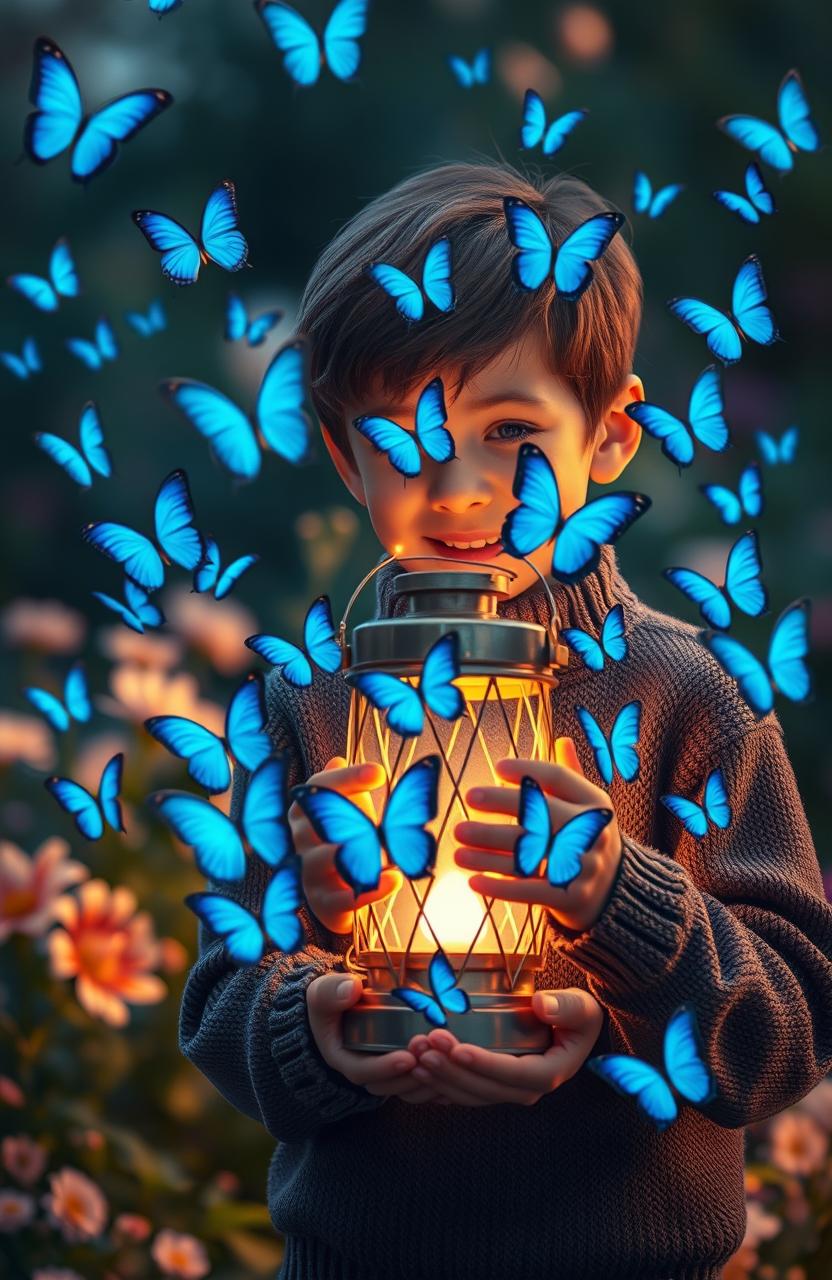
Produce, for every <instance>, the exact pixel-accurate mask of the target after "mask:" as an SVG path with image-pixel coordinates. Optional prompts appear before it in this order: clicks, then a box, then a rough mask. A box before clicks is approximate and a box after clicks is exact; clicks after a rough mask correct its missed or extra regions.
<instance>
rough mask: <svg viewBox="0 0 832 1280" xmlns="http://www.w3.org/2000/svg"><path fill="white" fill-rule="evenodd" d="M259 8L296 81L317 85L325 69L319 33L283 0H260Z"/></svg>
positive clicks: (302, 83) (305, 84) (284, 63)
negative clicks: (322, 70) (322, 67)
mask: <svg viewBox="0 0 832 1280" xmlns="http://www.w3.org/2000/svg"><path fill="white" fill-rule="evenodd" d="M256 8H257V12H258V13H259V14H260V17H261V18H262V19H263V21H264V23H265V24H266V30H267V31H268V33H269V35H270V36H271V38H272V40H273V41H274V44H275V46H276V48H277V49H278V50H279V52H280V53H282V54H283V65H284V67H285V68H286V70H287V72H288V73H289V75H290V76H291V77H292V79H293V80H294V82H295V84H299V85H302V86H304V87H306V86H308V85H312V84H315V82H316V81H317V79H318V76H319V75H320V71H321V45H320V41H319V40H318V34H317V32H316V31H315V30H314V29H313V28H312V27H310V25H309V23H308V22H307V21H306V19H305V18H304V17H302V16H301V15H300V14H299V13H296V11H295V10H294V9H293V8H292V7H291V5H288V4H284V2H283V0H257V4H256Z"/></svg>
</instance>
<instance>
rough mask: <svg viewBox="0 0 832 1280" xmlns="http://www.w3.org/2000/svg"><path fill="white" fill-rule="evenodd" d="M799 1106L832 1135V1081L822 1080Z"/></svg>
mask: <svg viewBox="0 0 832 1280" xmlns="http://www.w3.org/2000/svg"><path fill="white" fill-rule="evenodd" d="M797 1105H798V1106H799V1108H800V1110H801V1111H805V1112H806V1113H807V1115H810V1116H811V1117H812V1119H813V1120H814V1121H815V1122H816V1123H817V1124H819V1125H820V1127H821V1129H825V1130H826V1132H827V1133H832V1080H821V1082H820V1084H816V1085H815V1087H814V1089H811V1090H810V1091H809V1092H808V1093H807V1094H806V1097H805V1098H801V1100H800V1102H799V1103H798V1104H797Z"/></svg>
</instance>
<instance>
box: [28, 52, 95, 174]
mask: <svg viewBox="0 0 832 1280" xmlns="http://www.w3.org/2000/svg"><path fill="white" fill-rule="evenodd" d="M29 101H30V102H31V103H32V105H33V106H34V107H35V110H34V111H33V112H31V113H30V114H29V115H28V116H27V117H26V124H25V127H24V132H23V145H24V147H25V149H26V152H27V154H28V155H29V157H30V159H32V160H34V161H35V163H36V164H46V162H47V161H48V160H52V159H54V157H55V156H57V155H60V153H61V152H62V151H65V150H66V148H67V147H68V146H69V144H70V143H71V142H72V140H73V138H74V137H75V135H76V133H77V132H78V129H79V126H80V124H81V120H82V119H83V115H84V108H83V105H82V103H81V93H80V90H79V88H78V81H77V80H76V78H75V72H74V71H73V70H72V67H71V65H70V63H69V60H68V59H67V57H66V56H65V54H64V53H63V52H62V51H61V50H60V49H59V48H58V46H57V45H56V44H55V43H54V42H53V41H52V40H48V39H46V37H44V36H41V37H40V38H39V39H37V40H36V41H35V48H34V62H33V65H32V82H31V86H30V88H29Z"/></svg>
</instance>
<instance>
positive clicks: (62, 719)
mask: <svg viewBox="0 0 832 1280" xmlns="http://www.w3.org/2000/svg"><path fill="white" fill-rule="evenodd" d="M23 694H24V697H26V698H28V699H29V701H30V702H31V704H32V706H33V707H35V708H36V709H37V710H38V711H40V712H41V714H42V715H44V716H46V719H47V720H48V721H49V723H50V724H51V726H52V728H53V729H56V730H57V731H58V733H65V732H66V730H67V729H68V728H69V726H70V724H71V722H72V721H73V720H77V721H78V722H79V724H86V723H87V721H88V720H89V718H90V716H91V715H92V705H91V703H90V691H89V689H88V688H87V677H86V675H85V674H84V667H83V664H82V663H80V662H76V663H75V664H74V665H73V666H71V667H70V669H69V671H68V673H67V677H66V680H65V681H64V700H63V702H61V700H60V698H57V697H56V696H55V694H54V693H50V692H49V690H48V689H39V688H37V687H36V686H33V685H27V687H26V688H25V689H24V690H23Z"/></svg>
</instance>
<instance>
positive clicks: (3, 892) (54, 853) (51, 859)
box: [0, 836, 89, 943]
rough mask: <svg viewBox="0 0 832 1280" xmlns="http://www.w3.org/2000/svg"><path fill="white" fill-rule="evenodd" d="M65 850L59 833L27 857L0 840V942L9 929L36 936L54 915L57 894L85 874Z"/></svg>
mask: <svg viewBox="0 0 832 1280" xmlns="http://www.w3.org/2000/svg"><path fill="white" fill-rule="evenodd" d="M68 853H69V845H68V844H67V842H66V840H62V839H61V838H60V836H52V837H51V838H50V839H49V840H45V841H44V842H43V844H42V845H41V846H40V848H39V849H38V850H37V852H36V853H35V854H34V855H33V856H32V857H31V858H29V857H27V856H26V854H25V853H23V851H22V850H21V849H18V847H17V845H16V844H12V843H11V842H10V841H8V840H0V943H2V942H5V940H6V938H8V937H9V936H10V934H12V933H25V934H28V936H29V937H30V938H34V937H40V935H41V934H42V933H45V931H46V929H47V928H48V927H49V925H50V924H51V923H52V921H53V920H54V918H55V904H56V902H57V901H58V898H59V896H60V894H61V893H62V892H63V891H64V889H67V888H69V886H70V885H73V884H78V882H79V881H81V880H85V879H86V878H87V876H88V875H89V871H88V870H87V868H86V867H85V866H84V865H83V864H82V863H80V862H73V861H72V859H70V858H67V854H68Z"/></svg>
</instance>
